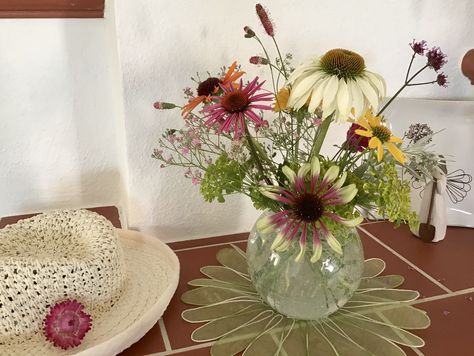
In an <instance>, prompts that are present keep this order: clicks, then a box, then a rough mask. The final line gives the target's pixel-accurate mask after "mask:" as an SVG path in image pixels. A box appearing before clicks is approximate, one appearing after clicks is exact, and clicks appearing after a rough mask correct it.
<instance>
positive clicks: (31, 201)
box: [0, 12, 125, 216]
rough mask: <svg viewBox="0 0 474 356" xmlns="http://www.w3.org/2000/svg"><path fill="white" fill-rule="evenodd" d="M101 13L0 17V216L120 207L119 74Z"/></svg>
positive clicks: (109, 22) (109, 24)
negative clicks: (87, 17) (86, 16)
mask: <svg viewBox="0 0 474 356" xmlns="http://www.w3.org/2000/svg"><path fill="white" fill-rule="evenodd" d="M109 14H110V13H107V14H106V18H105V19H94V20H71V19H69V20H54V19H41V20H34V19H26V20H6V19H1V20H0V78H1V84H0V103H1V104H0V162H1V168H0V216H2V215H3V216H5V215H12V214H21V213H27V212H33V211H41V210H45V209H50V208H62V207H80V206H83V207H84V206H97V205H108V204H113V205H118V204H120V203H121V195H122V188H121V187H122V184H121V180H122V179H121V173H120V171H121V170H122V171H124V169H123V167H124V166H125V165H124V157H125V154H124V153H123V148H122V147H124V145H123V143H120V139H121V136H123V135H122V134H123V129H122V128H121V127H120V125H121V119H122V117H121V112H122V111H121V108H122V105H121V90H120V82H119V80H120V78H121V76H120V75H119V73H118V58H117V51H116V41H115V38H116V37H115V24H114V18H113V16H112V17H110V16H109ZM112 14H113V12H112Z"/></svg>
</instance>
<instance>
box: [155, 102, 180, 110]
mask: <svg viewBox="0 0 474 356" xmlns="http://www.w3.org/2000/svg"><path fill="white" fill-rule="evenodd" d="M153 107H154V108H155V109H157V110H170V109H174V108H175V107H176V105H175V104H172V103H165V102H162V101H157V102H156V103H154V104H153Z"/></svg>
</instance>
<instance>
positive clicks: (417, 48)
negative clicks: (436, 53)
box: [410, 39, 428, 56]
mask: <svg viewBox="0 0 474 356" xmlns="http://www.w3.org/2000/svg"><path fill="white" fill-rule="evenodd" d="M410 47H411V49H412V50H413V52H415V53H416V54H419V55H420V56H423V55H424V54H425V51H426V50H427V49H428V47H427V45H426V41H425V40H423V41H419V42H417V41H415V40H414V39H413V42H412V43H410Z"/></svg>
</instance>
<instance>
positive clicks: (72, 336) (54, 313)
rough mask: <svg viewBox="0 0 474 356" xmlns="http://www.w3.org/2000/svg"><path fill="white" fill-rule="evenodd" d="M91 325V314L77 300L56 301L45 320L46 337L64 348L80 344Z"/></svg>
mask: <svg viewBox="0 0 474 356" xmlns="http://www.w3.org/2000/svg"><path fill="white" fill-rule="evenodd" d="M91 327H92V318H91V316H90V315H89V314H87V313H85V312H84V306H83V305H82V304H81V303H79V302H78V301H77V300H65V301H63V302H60V303H56V304H55V305H54V306H53V307H52V308H51V309H50V311H49V313H48V315H47V316H46V318H45V319H44V322H43V331H44V335H45V336H46V339H48V340H49V341H50V342H52V343H53V344H54V346H57V347H60V348H62V349H64V350H66V349H68V348H71V347H76V346H79V345H80V344H81V342H82V339H83V338H84V336H85V335H86V333H87V332H88V331H89V330H90V329H91Z"/></svg>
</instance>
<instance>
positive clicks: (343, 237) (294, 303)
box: [247, 213, 364, 320]
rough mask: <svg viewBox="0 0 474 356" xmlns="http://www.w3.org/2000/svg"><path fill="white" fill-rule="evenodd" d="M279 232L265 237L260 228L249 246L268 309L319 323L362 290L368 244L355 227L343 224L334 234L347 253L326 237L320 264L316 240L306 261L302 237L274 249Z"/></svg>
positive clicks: (253, 274)
mask: <svg viewBox="0 0 474 356" xmlns="http://www.w3.org/2000/svg"><path fill="white" fill-rule="evenodd" d="M266 214H268V213H264V214H262V216H261V217H263V216H265V215H266ZM261 217H260V218H261ZM276 234H277V232H276V231H275V232H271V233H267V234H263V233H261V232H259V231H258V230H257V228H256V224H255V225H254V227H253V229H252V231H251V233H250V236H249V240H248V245H247V262H248V269H249V274H250V277H251V278H252V282H253V284H254V285H255V288H256V290H257V292H258V293H259V294H260V296H261V297H262V298H263V300H264V301H265V302H266V303H267V304H268V305H270V306H271V307H272V308H273V309H275V310H276V311H278V312H279V313H281V314H284V315H286V316H288V317H291V318H295V319H304V320H318V319H322V318H324V317H327V316H328V315H330V314H332V313H334V312H336V311H337V310H338V309H340V308H341V307H342V306H343V305H344V304H345V303H347V301H348V300H349V299H350V298H351V297H352V295H353V294H354V292H355V291H356V289H357V288H358V287H359V284H360V281H361V278H362V274H363V269H364V254H363V249H362V243H361V241H360V238H359V235H358V233H357V230H356V229H355V228H348V227H345V226H343V225H340V224H338V225H337V228H336V229H334V230H333V234H334V236H335V237H336V238H337V240H338V241H339V242H340V244H341V246H342V251H343V254H342V255H339V254H337V253H336V252H334V251H333V250H332V249H331V248H330V247H329V245H328V244H327V242H326V241H325V240H324V239H323V240H322V244H323V252H322V255H321V258H320V259H319V261H317V262H314V263H312V262H311V261H310V259H311V256H312V248H311V242H310V241H309V242H308V247H310V248H307V250H306V252H305V255H304V257H303V259H302V260H301V261H298V262H296V261H295V258H296V256H297V255H298V254H299V252H300V245H299V240H300V239H299V236H298V235H296V236H295V238H294V242H293V243H292V244H291V245H290V246H289V247H288V249H287V250H285V251H283V252H277V251H274V250H272V249H271V245H272V243H273V240H274V239H275V237H276Z"/></svg>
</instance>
